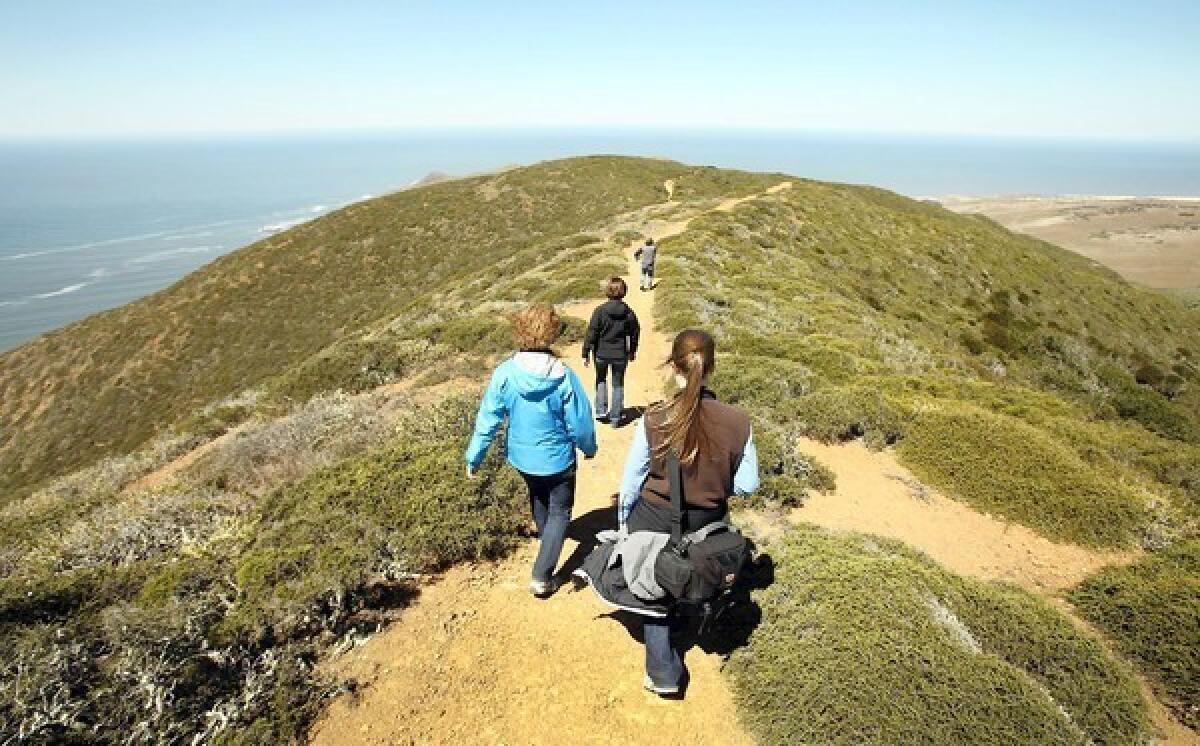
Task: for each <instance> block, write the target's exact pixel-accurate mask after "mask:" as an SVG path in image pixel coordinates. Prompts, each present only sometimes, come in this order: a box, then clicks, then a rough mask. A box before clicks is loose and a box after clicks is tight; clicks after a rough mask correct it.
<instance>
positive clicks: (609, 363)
mask: <svg viewBox="0 0 1200 746" xmlns="http://www.w3.org/2000/svg"><path fill="white" fill-rule="evenodd" d="M628 365H629V363H628V362H626V361H624V360H621V361H619V362H618V361H613V360H600V359H597V360H596V416H598V417H600V418H604V417H606V416H607V418H608V421H609V422H611V423H613V424H614V425H615V424H617V423H618V422H620V421H621V412H622V411H623V410H624V407H625V368H626V367H627V366H628ZM610 367H611V368H612V402H611V405H610V402H609V397H608V369H609V368H610Z"/></svg>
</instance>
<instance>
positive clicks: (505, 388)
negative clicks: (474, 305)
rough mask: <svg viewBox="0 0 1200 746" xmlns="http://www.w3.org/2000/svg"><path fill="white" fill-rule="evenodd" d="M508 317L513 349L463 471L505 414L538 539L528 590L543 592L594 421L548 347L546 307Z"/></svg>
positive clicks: (479, 457)
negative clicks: (578, 459)
mask: <svg viewBox="0 0 1200 746" xmlns="http://www.w3.org/2000/svg"><path fill="white" fill-rule="evenodd" d="M512 324H513V337H514V339H515V340H516V343H517V346H518V347H519V348H520V351H519V352H517V353H516V354H514V355H513V356H511V357H510V358H508V359H507V360H505V361H504V362H503V363H501V364H500V365H499V366H497V368H496V370H495V372H494V373H493V374H492V380H491V382H490V383H489V384H488V387H487V390H486V391H485V392H484V394H483V401H482V402H480V404H479V414H478V415H477V416H476V418H475V433H474V435H473V436H472V437H471V442H470V444H469V445H468V446H467V452H466V459H467V476H468V477H471V478H474V476H475V472H476V471H478V469H479V465H480V464H481V463H483V457H484V455H485V454H486V453H487V449H488V446H490V445H491V443H492V439H493V438H495V436H496V431H497V430H498V429H499V428H500V425H501V423H503V422H504V419H505V418H506V417H507V418H508V436H507V441H506V444H505V445H506V448H505V450H506V452H507V454H508V462H509V463H510V464H512V465H513V467H515V468H516V469H517V471H518V472H520V473H521V476H522V477H524V479H525V484H526V486H527V487H528V488H529V502H530V507H531V508H532V511H533V520H534V522H535V523H536V524H537V530H538V537H539V538H540V540H541V543H540V546H539V547H538V553H537V558H536V559H535V560H534V562H533V580H532V582H530V584H529V590H530V591H532V592H533V594H534V595H536V596H539V597H543V598H544V597H546V596H549V595H550V594H552V593H554V591H555V590H556V589H557V588H558V582H557V581H556V580H555V578H554V569H555V567H556V566H557V565H558V558H559V555H560V554H561V553H562V546H563V540H564V539H565V538H566V534H567V524H568V523H570V522H571V509H572V508H573V507H574V504H575V449H577V448H578V449H579V450H580V451H583V455H584V457H585V458H591V457H592V456H594V455H596V426H595V424H594V423H593V422H592V405H591V402H589V401H588V396H587V391H586V390H585V389H584V387H583V383H582V382H581V381H580V380H579V377H578V376H577V375H575V373H574V372H573V371H571V369H570V368H568V367H566V366H565V365H563V364H562V362H560V361H559V360H558V358H557V357H555V355H554V352H553V351H552V350H551V349H550V345H552V344H554V342H555V340H557V339H558V336H559V333H560V330H561V327H562V322H561V321H560V320H559V318H558V315H557V314H556V313H555V312H554V308H553V307H551V306H549V305H546V304H544V303H538V304H534V305H532V306H530V307H528V308H526V309H525V310H523V311H521V312H520V313H518V314H516V315H515V316H514V317H513V319H512Z"/></svg>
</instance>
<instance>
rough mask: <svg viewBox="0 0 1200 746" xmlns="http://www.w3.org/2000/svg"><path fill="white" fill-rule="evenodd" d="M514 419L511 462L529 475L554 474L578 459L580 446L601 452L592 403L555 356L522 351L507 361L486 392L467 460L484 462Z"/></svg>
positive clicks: (475, 464) (509, 443) (509, 439)
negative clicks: (502, 430) (504, 426)
mask: <svg viewBox="0 0 1200 746" xmlns="http://www.w3.org/2000/svg"><path fill="white" fill-rule="evenodd" d="M505 418H508V436H507V441H506V445H507V451H508V462H509V463H510V464H512V465H513V466H514V467H516V468H517V469H519V470H520V471H523V472H525V473H526V474H537V475H548V474H558V473H560V472H562V471H565V470H566V469H567V468H568V467H570V466H571V465H572V464H574V463H575V449H576V448H578V449H579V450H580V451H583V453H584V455H585V456H588V457H591V456H594V455H595V454H596V423H595V421H594V420H593V415H592V404H591V401H589V399H588V395H587V391H586V390H585V389H584V387H583V383H582V382H581V381H580V380H579V376H577V375H575V373H574V371H572V370H571V369H570V368H567V367H566V366H565V365H563V364H562V363H561V362H559V361H558V360H557V359H555V358H554V357H553V356H551V355H547V354H544V353H531V352H522V353H519V354H517V355H515V356H513V357H512V358H510V359H508V360H506V361H504V362H503V363H501V364H500V365H499V366H498V367H497V368H496V371H495V373H493V374H492V380H491V382H490V383H488V387H487V390H486V391H484V394H483V400H482V401H481V402H480V403H479V413H478V414H477V415H476V417H475V432H474V434H473V435H472V436H471V442H470V443H469V444H468V446H467V452H466V454H465V458H466V461H467V465H468V466H470V467H471V468H472V469H475V468H478V467H479V465H480V463H482V462H483V457H484V455H486V454H487V449H488V447H489V446H491V444H492V440H494V439H495V437H496V432H497V431H498V430H499V429H500V425H501V424H502V423H503V422H504V420H505Z"/></svg>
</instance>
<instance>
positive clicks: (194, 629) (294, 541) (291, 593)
mask: <svg viewBox="0 0 1200 746" xmlns="http://www.w3.org/2000/svg"><path fill="white" fill-rule="evenodd" d="M343 400H345V396H344V395H336V396H334V397H333V398H332V399H331V400H330V401H324V400H323V399H317V400H314V401H313V402H310V405H309V406H308V407H307V408H305V409H301V410H300V411H299V412H298V413H297V414H296V416H294V417H292V418H291V419H288V418H285V420H284V421H281V422H279V423H274V425H271V424H263V425H261V426H257V427H256V426H251V427H249V428H248V429H247V431H246V432H247V433H248V436H247V437H248V438H249V440H248V441H246V442H245V443H242V444H239V445H238V446H236V447H235V448H240V449H242V450H243V451H245V450H246V449H249V450H251V451H253V452H254V453H256V454H257V453H260V452H261V453H266V454H267V456H268V457H269V458H267V460H266V461H263V460H261V459H256V458H249V457H246V458H243V459H242V461H244V462H246V463H250V464H253V465H254V468H261V467H262V465H263V464H265V463H267V462H269V461H271V460H272V459H273V460H274V461H280V462H282V461H285V460H286V453H285V452H291V451H296V452H297V453H299V454H300V455H301V456H303V455H304V453H305V452H304V451H303V449H301V446H300V445H299V444H300V443H302V442H304V441H306V440H307V441H312V442H311V443H309V444H308V447H310V448H312V449H317V450H320V449H322V448H325V449H329V451H330V454H335V453H337V452H338V450H339V449H344V447H345V446H346V441H345V440H344V439H345V437H346V428H347V427H348V428H349V429H350V430H351V431H353V432H357V431H358V430H361V429H362V428H364V427H365V428H366V429H368V430H373V427H372V426H371V425H370V423H367V424H366V425H363V424H361V423H358V422H357V420H358V419H359V418H360V416H362V415H363V412H360V411H357V410H355V409H353V408H349V409H347V408H346V407H342V406H340V405H339V404H338V402H339V401H343ZM331 402H332V403H331ZM358 403H363V404H366V403H367V402H365V400H364V401H362V402H358ZM476 404H477V400H476V399H475V398H474V397H452V398H449V399H446V400H443V401H441V402H437V403H434V404H428V405H420V406H417V405H413V406H409V407H406V408H404V409H403V410H402V412H403V414H402V416H401V417H400V418H399V421H398V423H397V427H398V432H397V434H396V435H395V436H393V438H392V439H391V440H390V441H389V442H388V443H387V445H385V446H384V447H381V448H377V449H375V450H372V451H369V452H367V453H365V454H362V455H358V456H354V457H351V458H349V459H348V460H342V461H339V462H337V463H333V464H331V465H328V466H325V467H324V468H321V469H318V470H317V471H315V472H313V473H311V474H308V475H307V476H304V477H303V478H301V479H299V481H294V482H290V483H287V484H284V485H283V486H280V487H278V488H276V489H275V490H273V491H272V492H270V493H269V494H268V496H267V497H265V498H255V497H254V496H253V494H250V493H246V492H241V493H237V492H229V491H222V490H216V489H211V488H195V487H192V486H189V485H187V484H177V485H169V486H167V487H164V488H162V489H160V490H158V491H155V492H152V493H138V494H134V495H119V494H117V493H114V492H112V491H107V490H106V491H104V492H103V494H102V495H101V496H99V497H94V498H93V497H90V496H86V495H85V496H83V499H84V500H86V502H85V503H84V504H82V505H79V503H78V500H79V499H80V498H77V497H76V495H75V493H74V492H72V491H69V490H65V489H64V491H63V492H62V493H39V495H38V496H35V497H37V500H36V501H34V502H27V503H24V505H25V507H27V508H36V510H34V511H32V515H33V516H34V518H32V519H30V520H29V521H27V522H26V523H25V524H23V528H22V529H21V531H22V535H23V536H24V539H23V540H22V541H23V544H22V545H21V546H22V547H23V549H22V550H21V551H20V552H18V553H15V554H12V555H4V558H5V560H6V564H5V569H6V572H5V573H4V574H0V646H3V648H4V649H5V651H6V655H5V657H4V661H3V662H2V663H0V741H5V742H8V741H18V740H28V741H31V742H39V743H41V742H45V743H64V742H84V741H86V742H98V743H104V742H114V741H131V742H147V743H149V742H178V743H190V742H196V743H200V742H204V743H208V742H215V743H288V742H296V741H299V740H301V739H302V738H303V736H304V731H305V729H306V728H307V726H308V724H309V723H310V722H311V721H312V719H313V718H314V717H316V715H317V712H318V710H319V707H320V703H321V701H322V699H323V698H324V697H325V696H326V695H327V694H328V693H329V692H331V691H332V688H333V687H334V685H335V684H334V682H332V681H330V680H329V679H328V678H327V677H326V676H324V675H323V674H321V673H319V672H318V670H317V669H316V668H315V664H316V662H317V660H318V658H319V657H320V655H321V654H322V653H323V652H324V651H326V650H328V648H329V646H330V645H332V644H334V643H335V642H337V641H338V640H345V639H346V638H347V636H354V635H360V634H364V633H370V632H371V631H374V630H375V629H377V628H378V626H379V624H381V623H382V622H381V620H382V617H381V616H380V614H379V613H378V612H379V610H380V609H381V608H387V607H395V606H397V605H401V604H403V603H405V602H406V601H407V600H408V598H410V597H411V595H412V593H413V592H414V588H413V585H412V578H413V574H414V573H422V572H427V571H430V570H434V569H437V568H441V567H444V566H446V565H447V564H450V563H453V562H458V561H462V560H469V559H477V558H481V557H491V556H496V555H497V554H499V553H501V552H503V551H505V550H506V549H508V548H509V547H511V546H513V545H514V544H515V542H516V541H517V540H518V536H519V531H518V529H519V528H520V527H521V526H523V523H524V520H525V512H526V508H525V505H524V499H523V494H524V491H523V489H522V486H521V485H520V483H519V482H520V480H519V478H518V477H517V476H516V475H515V474H514V473H513V472H512V470H510V469H501V468H499V465H500V462H501V458H502V454H500V453H494V454H493V455H492V456H490V457H489V460H488V461H487V462H486V463H485V466H484V468H483V470H482V471H481V473H480V475H479V477H478V479H476V480H468V479H466V477H465V475H464V472H463V466H462V449H463V447H464V446H465V443H466V438H467V437H468V434H469V432H470V425H471V421H472V419H473V414H474V410H475V406H476ZM346 420H351V422H347V421H346ZM281 428H282V429H283V431H285V432H283V433H282V434H280V429H281ZM292 431H294V432H292ZM374 437H375V436H372V439H368V440H367V441H363V440H362V439H358V440H356V441H355V442H357V446H356V447H358V448H363V447H368V446H369V442H374V440H373V438H374ZM334 441H337V442H336V443H335V442H334ZM281 443H282V445H281ZM297 449H300V450H298V451H297ZM342 452H344V450H343V451H342ZM242 455H243V456H245V455H246V454H244V453H243V454H242ZM310 455H311V454H310ZM327 455H329V454H327ZM239 458H241V457H239ZM235 460H236V459H235ZM303 460H306V461H307V460H310V459H307V458H305V459H303ZM314 464H315V462H314ZM316 465H319V464H316ZM230 468H232V467H230ZM289 468H291V467H289ZM117 471H118V472H120V473H118V474H117V476H116V477H114V481H112V482H108V481H105V482H104V484H114V485H119V484H122V483H124V481H125V478H124V476H123V475H124V474H125V472H124V471H121V470H117ZM230 473H232V472H230ZM277 476H278V475H277ZM298 476H302V474H299V473H297V472H296V471H295V470H294V469H293V470H291V471H288V472H287V475H286V476H278V478H279V479H295V478H297V477H298ZM227 481H229V482H233V481H236V480H233V479H228V480H227ZM268 481H269V480H268ZM89 483H90V482H89ZM87 495H91V493H87ZM29 500H34V498H29ZM21 504H22V503H14V504H12V505H9V506H6V507H5V508H3V509H4V510H6V511H7V510H10V509H14V508H16V507H17V506H18V505H21ZM74 506H78V507H74ZM10 528H11V527H10V526H9V525H5V531H6V532H7V531H8V530H10ZM7 548H8V547H6V549H7Z"/></svg>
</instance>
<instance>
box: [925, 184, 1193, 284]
mask: <svg viewBox="0 0 1200 746" xmlns="http://www.w3.org/2000/svg"><path fill="white" fill-rule="evenodd" d="M940 202H941V203H942V204H943V205H945V206H946V207H947V208H949V209H951V210H954V211H956V212H968V213H983V214H984V215H987V216H988V217H990V218H992V219H993V220H995V221H996V222H998V223H1000V224H1001V225H1003V226H1004V227H1005V228H1008V229H1009V230H1013V231H1017V232H1019V233H1028V234H1029V235H1031V236H1035V237H1037V238H1040V239H1042V240H1043V241H1048V242H1049V243H1052V244H1056V245H1058V246H1062V247H1063V248H1065V249H1070V250H1071V251H1075V252H1077V253H1080V254H1083V255H1084V256H1086V257H1088V258H1089V259H1094V260H1095V261H1097V262H1099V263H1100V264H1103V265H1104V266H1106V267H1108V268H1110V269H1113V270H1115V271H1116V272H1117V273H1118V274H1120V275H1121V276H1122V277H1124V278H1125V279H1127V280H1129V281H1130V282H1133V283H1135V284H1138V285H1143V286H1145V287H1151V288H1160V289H1184V288H1197V287H1200V197H1186V198H1184V197H1180V198H1155V197H1086V198H1083V197H978V198H976V197H946V198H942V199H941V200H940Z"/></svg>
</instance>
